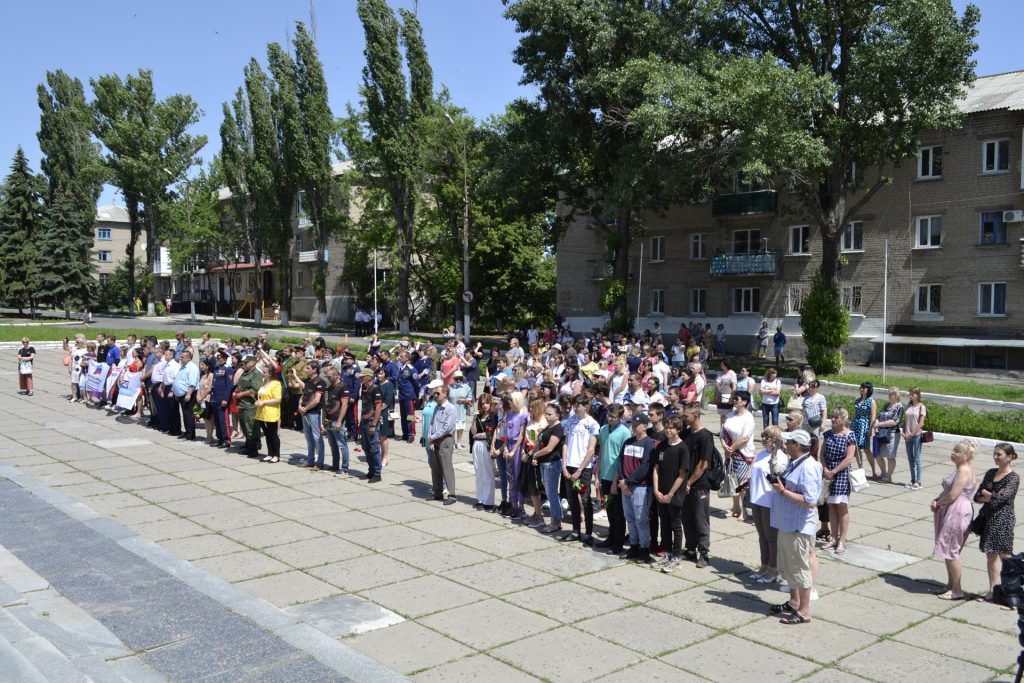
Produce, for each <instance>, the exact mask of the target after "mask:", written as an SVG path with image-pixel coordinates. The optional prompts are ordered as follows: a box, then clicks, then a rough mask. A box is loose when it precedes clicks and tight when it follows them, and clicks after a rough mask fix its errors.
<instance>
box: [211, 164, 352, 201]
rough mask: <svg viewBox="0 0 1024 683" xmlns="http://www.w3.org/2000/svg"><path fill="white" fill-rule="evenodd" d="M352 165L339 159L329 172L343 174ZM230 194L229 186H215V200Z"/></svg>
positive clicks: (225, 198)
mask: <svg viewBox="0 0 1024 683" xmlns="http://www.w3.org/2000/svg"><path fill="white" fill-rule="evenodd" d="M354 166H355V164H354V163H353V162H351V161H339V162H337V163H333V164H331V172H333V173H334V176H335V177H337V176H340V175H344V174H345V173H347V172H348V171H350V170H352V168H353V167H354ZM231 196H232V195H231V188H228V187H220V188H217V200H218V201H222V202H223V201H225V200H227V199H231Z"/></svg>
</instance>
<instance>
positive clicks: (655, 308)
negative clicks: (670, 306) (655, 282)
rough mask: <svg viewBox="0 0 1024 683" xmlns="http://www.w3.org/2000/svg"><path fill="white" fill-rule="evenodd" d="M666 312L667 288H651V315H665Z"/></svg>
mask: <svg viewBox="0 0 1024 683" xmlns="http://www.w3.org/2000/svg"><path fill="white" fill-rule="evenodd" d="M664 313H665V290H664V289H652V290H651V315H664Z"/></svg>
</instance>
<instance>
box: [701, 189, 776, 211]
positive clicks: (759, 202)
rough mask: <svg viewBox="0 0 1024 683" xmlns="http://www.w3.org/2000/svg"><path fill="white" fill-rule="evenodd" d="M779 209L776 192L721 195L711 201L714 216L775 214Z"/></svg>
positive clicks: (765, 191)
mask: <svg viewBox="0 0 1024 683" xmlns="http://www.w3.org/2000/svg"><path fill="white" fill-rule="evenodd" d="M778 209H779V193H778V192H776V191H775V190H757V191H755V192H736V193H733V194H719V195H715V197H714V198H713V199H712V200H711V215H712V216H743V215H747V214H758V213H775V212H776V211H778Z"/></svg>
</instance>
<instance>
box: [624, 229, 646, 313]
mask: <svg viewBox="0 0 1024 683" xmlns="http://www.w3.org/2000/svg"><path fill="white" fill-rule="evenodd" d="M627 270H628V269H627ZM638 270H639V275H638V276H637V279H636V318H635V320H636V322H635V323H634V325H635V326H636V330H635V332H637V333H639V332H640V288H641V286H643V284H644V240H640V267H639V269H638ZM626 275H627V276H628V275H629V273H626Z"/></svg>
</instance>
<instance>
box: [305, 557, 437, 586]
mask: <svg viewBox="0 0 1024 683" xmlns="http://www.w3.org/2000/svg"><path fill="white" fill-rule="evenodd" d="M308 573H309V574H312V575H313V576H315V577H317V578H319V579H323V580H324V581H326V582H327V583H329V584H331V585H333V586H337V587H338V588H341V589H342V590H345V591H349V592H358V591H365V590H369V589H371V588H376V587H378V586H384V585H387V584H392V583H397V582H400V581H405V580H407V579H412V578H415V577H417V576H422V575H423V574H424V572H423V570H422V569H417V568H416V567H412V566H410V565H407V564H405V563H404V562H399V561H398V560H393V559H391V558H390V557H387V556H386V555H376V554H374V555H365V556H363V557H356V558H353V559H351V560H345V561H343V562H334V563H331V564H326V565H323V566H322V567H313V568H311V569H309V570H308Z"/></svg>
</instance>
